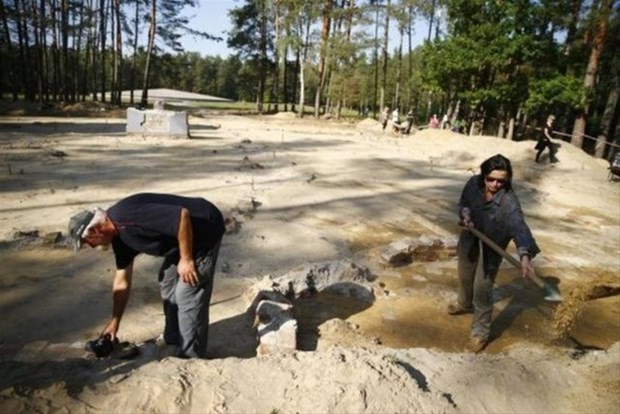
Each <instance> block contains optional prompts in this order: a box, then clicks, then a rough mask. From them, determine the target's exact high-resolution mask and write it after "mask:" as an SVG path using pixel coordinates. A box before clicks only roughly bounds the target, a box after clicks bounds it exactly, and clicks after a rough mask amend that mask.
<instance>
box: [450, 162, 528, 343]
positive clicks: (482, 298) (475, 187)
mask: <svg viewBox="0 0 620 414" xmlns="http://www.w3.org/2000/svg"><path fill="white" fill-rule="evenodd" d="M459 217H460V219H461V221H460V224H461V225H462V226H464V227H465V229H464V230H463V231H462V232H461V236H460V238H459V243H458V247H457V255H458V269H457V271H458V277H459V281H460V289H459V295H458V300H457V302H456V303H451V304H450V305H449V306H448V313H449V314H450V315H461V314H466V313H473V314H474V316H473V321H472V326H471V341H470V345H469V348H470V350H471V351H472V352H476V353H478V352H480V351H482V350H483V349H484V348H485V347H486V346H487V344H488V342H489V334H490V330H491V320H492V317H493V301H492V298H491V291H492V289H493V284H494V282H495V277H496V276H497V272H498V270H499V265H500V263H501V261H502V256H501V255H500V254H498V253H497V252H496V251H494V250H493V249H491V248H490V247H489V246H487V245H486V244H483V243H482V241H481V240H479V239H478V238H477V237H476V236H475V235H474V234H473V233H472V232H471V231H469V230H468V228H474V229H477V230H479V231H480V232H482V233H483V234H484V235H486V236H487V237H488V238H489V239H491V240H492V241H493V242H495V243H496V244H497V245H499V246H500V247H501V248H502V249H505V248H506V246H508V243H509V242H510V241H511V240H514V242H515V243H516V245H517V251H518V253H519V257H520V258H521V272H522V275H523V277H528V273H529V272H530V271H531V269H530V259H531V258H533V257H534V256H535V255H536V254H538V253H539V252H540V249H539V248H538V246H537V245H536V241H535V240H534V237H533V236H532V232H531V231H530V229H529V227H528V226H527V224H526V223H525V219H524V217H523V212H522V211H521V205H520V203H519V200H518V198H517V195H516V194H515V192H514V191H513V190H512V166H511V164H510V160H509V159H508V158H506V157H504V156H503V155H501V154H497V155H494V156H493V157H491V158H489V159H487V160H486V161H484V162H483V163H482V164H481V165H480V174H479V175H475V176H473V177H472V178H470V179H469V181H468V182H467V184H465V187H464V188H463V192H462V194H461V198H460V201H459Z"/></svg>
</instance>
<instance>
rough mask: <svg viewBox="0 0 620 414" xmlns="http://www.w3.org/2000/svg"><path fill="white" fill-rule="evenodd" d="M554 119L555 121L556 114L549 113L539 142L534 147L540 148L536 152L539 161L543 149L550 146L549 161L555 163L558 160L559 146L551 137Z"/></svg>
mask: <svg viewBox="0 0 620 414" xmlns="http://www.w3.org/2000/svg"><path fill="white" fill-rule="evenodd" d="M554 121H555V116H553V115H549V116H548V117H547V122H546V123H545V126H544V127H543V129H542V132H541V134H540V136H539V138H538V142H537V143H536V146H535V147H534V149H536V150H538V152H537V153H536V162H537V163H538V162H540V156H541V155H542V153H543V151H544V150H545V149H546V148H549V163H550V164H555V163H556V162H558V159H557V158H556V157H555V154H556V153H557V146H556V144H555V143H554V142H553V141H552V140H551V138H553V136H552V134H553V129H552V127H553V122H554Z"/></svg>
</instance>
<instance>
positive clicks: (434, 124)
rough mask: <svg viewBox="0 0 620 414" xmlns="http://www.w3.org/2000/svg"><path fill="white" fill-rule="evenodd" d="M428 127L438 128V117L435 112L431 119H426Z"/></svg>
mask: <svg viewBox="0 0 620 414" xmlns="http://www.w3.org/2000/svg"><path fill="white" fill-rule="evenodd" d="M428 127H429V128H439V118H437V114H433V116H432V117H431V119H430V120H429V121H428Z"/></svg>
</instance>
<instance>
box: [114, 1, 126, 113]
mask: <svg viewBox="0 0 620 414" xmlns="http://www.w3.org/2000/svg"><path fill="white" fill-rule="evenodd" d="M114 15H115V17H116V18H115V19H114V20H115V21H116V42H115V45H116V47H115V49H116V50H115V52H116V53H114V87H113V88H112V90H113V91H114V92H113V95H112V96H113V100H112V103H113V104H114V105H117V106H121V94H122V85H123V80H122V73H123V67H122V64H123V35H122V25H123V22H122V21H121V0H114Z"/></svg>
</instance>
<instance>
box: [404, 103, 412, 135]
mask: <svg viewBox="0 0 620 414" xmlns="http://www.w3.org/2000/svg"><path fill="white" fill-rule="evenodd" d="M411 127H413V109H409V112H407V129H406V130H405V134H409V133H410V132H411Z"/></svg>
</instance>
